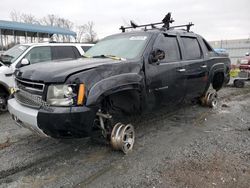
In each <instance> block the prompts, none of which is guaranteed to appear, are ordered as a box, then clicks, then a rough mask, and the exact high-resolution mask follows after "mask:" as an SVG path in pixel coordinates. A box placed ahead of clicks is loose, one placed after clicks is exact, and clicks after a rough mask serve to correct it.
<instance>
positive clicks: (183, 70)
mask: <svg viewBox="0 0 250 188" xmlns="http://www.w3.org/2000/svg"><path fill="white" fill-rule="evenodd" d="M177 72H186V69H184V68H182V69H177Z"/></svg>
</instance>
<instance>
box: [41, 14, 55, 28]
mask: <svg viewBox="0 0 250 188" xmlns="http://www.w3.org/2000/svg"><path fill="white" fill-rule="evenodd" d="M57 20H58V16H56V15H54V14H48V15H47V16H45V17H43V18H42V19H41V20H40V23H41V24H43V25H49V26H55V25H57Z"/></svg>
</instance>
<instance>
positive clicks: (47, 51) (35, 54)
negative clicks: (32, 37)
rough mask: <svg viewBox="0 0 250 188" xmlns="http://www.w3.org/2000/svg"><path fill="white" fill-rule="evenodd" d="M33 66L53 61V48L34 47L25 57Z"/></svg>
mask: <svg viewBox="0 0 250 188" xmlns="http://www.w3.org/2000/svg"><path fill="white" fill-rule="evenodd" d="M25 58H27V59H28V60H29V62H30V63H31V64H34V63H39V62H44V61H51V48H50V47H48V46H42V47H34V48H33V49H31V50H30V52H29V53H28V54H27V55H26V56H25Z"/></svg>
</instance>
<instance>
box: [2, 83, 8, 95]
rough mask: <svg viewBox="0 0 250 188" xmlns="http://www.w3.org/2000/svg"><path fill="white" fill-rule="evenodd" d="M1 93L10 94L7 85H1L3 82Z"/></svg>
mask: <svg viewBox="0 0 250 188" xmlns="http://www.w3.org/2000/svg"><path fill="white" fill-rule="evenodd" d="M0 93H5V94H7V95H9V94H10V93H9V90H8V89H7V88H6V87H4V86H3V85H1V84H0Z"/></svg>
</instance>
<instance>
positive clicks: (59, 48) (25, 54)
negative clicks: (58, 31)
mask: <svg viewBox="0 0 250 188" xmlns="http://www.w3.org/2000/svg"><path fill="white" fill-rule="evenodd" d="M91 46H93V44H80V43H78V44H77V43H31V44H20V45H16V46H14V47H13V48H11V49H9V50H7V51H6V52H4V53H3V54H1V56H0V111H6V110H7V98H8V97H9V94H10V91H9V88H10V87H13V86H14V78H13V73H14V71H15V69H16V68H20V67H22V66H24V65H28V64H35V63H40V62H45V61H51V60H61V59H77V58H80V57H82V55H83V54H84V50H87V49H89V48H90V47H91Z"/></svg>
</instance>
